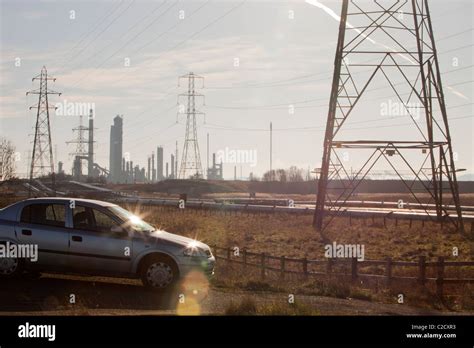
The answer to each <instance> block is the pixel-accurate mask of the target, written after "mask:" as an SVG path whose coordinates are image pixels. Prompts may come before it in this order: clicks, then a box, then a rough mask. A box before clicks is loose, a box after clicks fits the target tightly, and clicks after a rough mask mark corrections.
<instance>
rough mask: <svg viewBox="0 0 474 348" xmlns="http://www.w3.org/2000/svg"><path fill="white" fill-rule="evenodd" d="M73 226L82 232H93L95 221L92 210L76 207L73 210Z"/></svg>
mask: <svg viewBox="0 0 474 348" xmlns="http://www.w3.org/2000/svg"><path fill="white" fill-rule="evenodd" d="M72 216H73V218H72V220H73V226H74V228H77V229H80V230H92V229H93V227H94V220H93V217H92V214H91V210H90V208H87V207H83V206H80V205H78V206H76V207H75V208H74V210H73V215H72Z"/></svg>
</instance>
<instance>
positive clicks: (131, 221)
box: [107, 206, 155, 232]
mask: <svg viewBox="0 0 474 348" xmlns="http://www.w3.org/2000/svg"><path fill="white" fill-rule="evenodd" d="M107 209H108V210H109V211H110V212H112V213H113V214H114V215H116V216H118V217H119V218H120V219H121V220H123V221H124V222H126V224H128V225H129V226H131V227H132V228H133V229H134V230H136V231H139V232H151V231H154V230H155V227H153V226H152V225H150V224H148V223H146V222H145V221H143V220H142V219H140V218H139V217H138V216H136V215H134V214H133V213H131V212H129V211H128V210H126V209H123V208H121V207H119V206H112V207H108V208H107Z"/></svg>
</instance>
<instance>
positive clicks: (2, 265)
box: [0, 257, 23, 278]
mask: <svg viewBox="0 0 474 348" xmlns="http://www.w3.org/2000/svg"><path fill="white" fill-rule="evenodd" d="M22 266H23V265H22V262H21V260H20V259H18V258H13V257H10V258H1V259H0V277H2V278H14V277H16V276H18V275H19V274H21V273H22Z"/></svg>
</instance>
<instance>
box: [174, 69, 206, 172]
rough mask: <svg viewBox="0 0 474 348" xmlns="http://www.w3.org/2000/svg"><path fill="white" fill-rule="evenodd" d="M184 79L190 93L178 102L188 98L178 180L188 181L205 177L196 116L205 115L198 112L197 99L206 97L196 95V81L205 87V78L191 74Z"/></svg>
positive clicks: (183, 94) (182, 95)
mask: <svg viewBox="0 0 474 348" xmlns="http://www.w3.org/2000/svg"><path fill="white" fill-rule="evenodd" d="M183 78H185V79H187V80H188V92H187V93H182V94H180V95H179V96H178V101H179V98H180V97H186V98H187V105H186V136H185V140H184V148H183V154H182V155H181V166H180V168H179V175H178V179H187V178H189V177H192V178H195V179H201V178H202V177H203V175H202V165H201V155H200V152H199V144H198V136H197V125H196V115H199V114H201V115H203V114H204V113H203V112H199V111H197V110H196V104H195V98H196V97H202V98H204V95H203V94H200V93H196V91H195V80H196V79H198V80H201V81H202V87H204V77H202V76H198V75H195V74H194V73H192V72H190V73H189V74H187V75H183V76H180V78H179V80H181V79H183Z"/></svg>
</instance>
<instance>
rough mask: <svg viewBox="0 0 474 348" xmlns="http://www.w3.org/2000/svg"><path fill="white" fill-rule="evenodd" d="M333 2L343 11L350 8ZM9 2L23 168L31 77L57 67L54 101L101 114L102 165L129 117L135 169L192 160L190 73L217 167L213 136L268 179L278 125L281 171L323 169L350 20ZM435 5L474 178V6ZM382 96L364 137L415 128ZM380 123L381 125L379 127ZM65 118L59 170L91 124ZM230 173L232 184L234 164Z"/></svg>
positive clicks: (289, 12)
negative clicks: (338, 51)
mask: <svg viewBox="0 0 474 348" xmlns="http://www.w3.org/2000/svg"><path fill="white" fill-rule="evenodd" d="M322 3H323V4H325V5H326V6H328V7H329V8H331V9H333V10H334V11H335V13H337V14H339V13H340V2H339V1H322ZM0 4H1V8H0V10H1V41H0V43H1V51H0V52H1V64H0V79H1V80H0V86H1V87H0V88H1V99H0V134H1V135H4V136H6V137H7V138H9V139H10V140H12V142H13V143H14V144H15V146H16V148H17V151H19V152H20V153H21V154H22V158H23V159H24V160H23V161H21V162H19V163H18V169H19V171H20V172H23V173H24V172H25V171H26V167H27V161H26V158H27V157H28V151H31V147H32V144H31V141H32V136H31V134H32V132H33V129H32V127H33V126H34V122H35V116H36V115H35V111H34V110H31V111H29V110H28V107H29V106H31V105H34V104H35V103H37V96H35V95H30V96H28V97H26V96H25V92H26V91H28V90H31V89H35V88H37V85H38V84H37V83H32V81H31V78H32V77H34V76H36V75H38V74H39V72H40V70H41V67H42V66H43V65H45V66H46V67H47V68H48V72H49V74H51V75H53V76H54V77H56V78H57V81H56V82H55V83H51V84H50V88H51V89H53V90H55V91H58V92H62V93H63V94H62V95H61V97H59V98H58V97H57V96H51V97H50V103H53V104H54V103H56V102H62V103H64V102H65V101H67V102H69V103H72V102H76V103H94V104H95V110H96V121H95V122H96V123H95V127H96V128H97V130H96V141H97V143H96V153H97V155H96V162H98V163H99V164H100V165H102V166H105V167H107V168H108V167H109V163H108V155H109V131H110V125H111V123H112V119H113V117H114V116H115V115H117V114H121V115H124V147H123V150H124V152H128V153H130V156H131V159H132V160H133V161H134V163H136V164H140V165H141V166H145V165H146V160H147V156H148V155H149V154H151V152H152V151H156V146H158V145H161V146H163V147H164V151H165V159H166V160H169V155H170V153H171V152H174V148H175V142H176V140H178V142H179V152H180V157H181V153H182V146H183V139H184V133H185V116H183V115H180V116H179V117H178V121H179V123H178V124H176V120H177V111H178V107H177V95H178V94H179V93H182V92H185V88H186V83H185V81H182V82H183V83H182V84H181V86H178V76H180V75H184V74H186V73H188V72H190V71H192V72H194V73H196V74H199V75H201V76H204V77H205V88H204V89H202V90H200V92H201V93H203V94H204V95H205V105H204V106H201V107H199V109H200V110H201V111H203V112H205V113H206V117H205V119H204V117H203V116H199V117H198V124H199V128H198V133H199V140H200V148H201V159H202V162H203V167H204V166H205V164H206V134H207V133H209V134H210V151H211V153H212V152H217V151H219V150H224V149H226V148H228V149H229V150H249V151H256V154H257V162H256V165H255V166H254V167H253V166H251V165H250V164H243V165H242V170H243V176H244V177H246V176H248V173H249V172H250V171H252V172H254V173H256V174H258V175H262V174H263V172H264V171H266V170H268V167H269V132H268V128H269V123H270V122H273V128H274V130H275V131H274V134H273V139H274V146H273V149H274V154H273V166H274V168H277V167H285V168H287V167H289V166H291V165H296V166H298V167H302V168H305V169H306V168H308V167H311V168H314V167H317V166H318V164H319V163H320V160H321V155H322V142H323V135H324V126H325V123H326V116H327V109H328V106H327V105H328V100H329V94H330V87H331V78H332V72H333V62H334V53H335V45H336V40H337V33H338V22H337V21H336V20H335V19H334V18H333V17H331V16H330V15H329V14H328V12H327V11H324V10H323V9H321V8H318V7H315V6H312V5H310V4H307V3H305V2H304V1H252V0H248V1H213V0H210V1H189V0H181V1H177V0H168V1H165V0H163V1H145V0H136V1H133V0H123V1H25V0H20V1H19V0H15V1H6V0H2V1H0ZM431 4H432V6H431V15H432V20H433V25H434V34H435V37H436V38H438V39H439V42H438V51H439V53H440V55H439V60H440V65H441V71H442V73H443V75H442V77H443V83H444V87H445V94H446V102H447V105H448V113H449V117H450V118H451V122H450V124H451V132H452V136H453V145H454V149H455V151H456V152H457V154H458V162H457V163H458V164H457V165H458V167H460V168H467V169H468V170H469V171H471V172H472V171H473V163H474V152H473V148H474V141H473V137H472V133H473V119H472V105H471V104H472V102H473V95H472V80H473V79H472V77H473V76H472V75H473V71H474V70H473V68H472V56H473V48H472V43H473V40H472V16H473V11H472V3H471V1H467V0H466V1H441V0H440V1H431ZM71 11H73V12H71ZM183 14H184V19H183V18H182V17H183ZM71 17H73V18H71ZM180 17H181V18H180ZM414 43H415V42H413V44H414ZM410 46H413V45H410ZM17 58H20V59H21V64H20V65H19V66H17V65H18V64H15V62H18V59H17ZM127 65H128V66H127ZM395 80H396V81H398V80H400V79H399V78H396V79H395ZM387 92H388V94H387ZM375 93H380V94H378V95H377V94H375V99H377V98H378V99H379V100H377V101H374V102H373V108H372V109H370V108H367V109H363V110H364V111H365V112H363V113H362V114H361V115H360V116H358V117H360V118H359V119H356V120H353V121H354V122H355V123H357V122H361V124H359V125H358V127H356V128H355V129H354V130H355V131H354V132H352V134H353V135H354V136H355V137H363V138H366V137H367V136H368V135H370V134H372V137H373V138H382V137H391V138H397V137H398V136H399V135H400V136H401V134H406V133H405V132H406V131H405V129H406V128H407V127H411V128H413V127H412V126H407V123H406V121H399V119H396V120H395V121H394V119H393V117H385V118H384V116H383V115H381V111H380V110H381V105H382V104H381V103H384V102H385V103H388V104H389V103H390V100H391V99H390V97H389V96H390V90H385V91H375ZM198 105H199V104H198ZM291 109H294V113H291V112H290V110H291ZM374 117H375V118H379V119H378V120H377V122H371V121H370V120H373V119H374ZM51 122H52V138H53V146H54V148H55V149H56V151H55V153H56V154H57V156H56V158H55V162H56V163H57V161H58V160H61V161H63V162H65V163H66V165H65V169H66V170H67V171H68V172H69V171H70V167H71V158H70V156H68V153H69V152H73V151H74V150H75V145H66V141H68V140H72V139H74V134H73V133H72V128H73V127H75V126H77V125H78V122H79V117H77V116H64V115H63V116H60V115H54V113H53V114H52V116H51ZM204 122H205V123H204ZM364 132H365V134H366V135H362V134H363V133H364ZM374 134H376V136H374ZM355 162H357V159H355ZM354 165H355V164H354ZM224 168H225V171H224V176H225V177H227V178H230V177H232V176H233V164H228V165H226V164H224ZM238 173H239V174H240V169H239V170H238Z"/></svg>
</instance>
